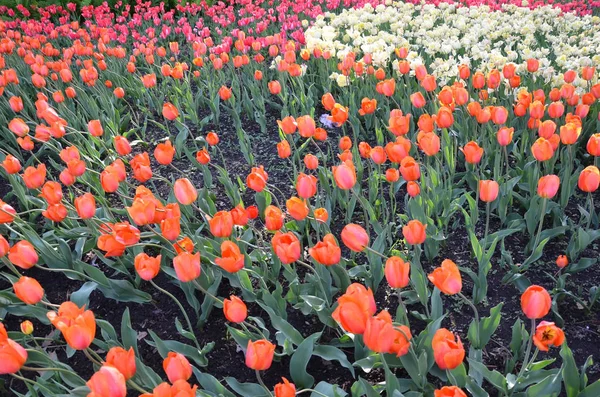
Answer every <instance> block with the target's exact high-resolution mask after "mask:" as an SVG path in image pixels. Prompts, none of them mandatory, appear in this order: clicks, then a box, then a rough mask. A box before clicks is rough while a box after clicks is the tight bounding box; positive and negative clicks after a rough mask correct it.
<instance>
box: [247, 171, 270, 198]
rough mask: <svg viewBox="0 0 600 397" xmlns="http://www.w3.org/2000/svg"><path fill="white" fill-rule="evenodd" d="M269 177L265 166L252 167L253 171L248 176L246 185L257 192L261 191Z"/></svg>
mask: <svg viewBox="0 0 600 397" xmlns="http://www.w3.org/2000/svg"><path fill="white" fill-rule="evenodd" d="M268 179H269V177H268V175H267V173H266V172H265V170H264V167H263V166H260V168H258V167H254V168H252V172H250V174H248V177H247V178H246V185H247V186H248V187H249V188H250V189H252V190H254V191H255V192H258V193H260V192H262V191H263V190H264V188H265V186H266V185H267V180H268Z"/></svg>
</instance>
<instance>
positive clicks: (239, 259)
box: [215, 240, 244, 273]
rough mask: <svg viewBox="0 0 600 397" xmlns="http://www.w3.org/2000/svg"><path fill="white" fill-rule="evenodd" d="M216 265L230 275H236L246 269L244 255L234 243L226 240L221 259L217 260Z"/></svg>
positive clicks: (223, 243)
mask: <svg viewBox="0 0 600 397" xmlns="http://www.w3.org/2000/svg"><path fill="white" fill-rule="evenodd" d="M215 263H216V264H217V266H219V267H220V268H222V269H223V270H225V271H227V272H229V273H236V272H238V271H239V270H241V269H242V268H243V267H244V255H243V254H242V253H241V252H240V248H239V247H238V246H237V245H236V244H235V243H234V242H232V241H229V240H226V241H223V242H222V243H221V257H220V258H219V257H217V258H215Z"/></svg>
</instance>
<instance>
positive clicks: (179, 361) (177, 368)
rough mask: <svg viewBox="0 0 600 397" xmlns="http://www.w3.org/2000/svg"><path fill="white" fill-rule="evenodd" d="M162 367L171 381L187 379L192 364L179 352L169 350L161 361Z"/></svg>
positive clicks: (190, 373) (190, 374) (190, 372)
mask: <svg viewBox="0 0 600 397" xmlns="http://www.w3.org/2000/svg"><path fill="white" fill-rule="evenodd" d="M163 369H164V371H165V373H166V374H167V378H169V382H171V383H175V382H177V381H179V380H184V381H187V380H188V379H189V378H190V377H191V376H192V366H191V365H190V362H189V361H188V359H187V358H185V356H184V355H183V354H181V353H176V352H170V353H169V354H168V355H167V358H165V359H164V361H163Z"/></svg>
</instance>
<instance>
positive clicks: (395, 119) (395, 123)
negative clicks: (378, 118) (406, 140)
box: [388, 109, 411, 136]
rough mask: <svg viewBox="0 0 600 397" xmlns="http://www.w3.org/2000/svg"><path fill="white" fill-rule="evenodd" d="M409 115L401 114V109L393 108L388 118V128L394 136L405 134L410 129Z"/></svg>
mask: <svg viewBox="0 0 600 397" xmlns="http://www.w3.org/2000/svg"><path fill="white" fill-rule="evenodd" d="M410 118H411V115H410V114H407V115H403V113H402V110H400V109H393V110H392V111H391V112H390V117H389V119H388V123H389V125H388V130H390V131H391V133H392V134H394V135H396V136H401V135H406V134H407V133H408V131H410Z"/></svg>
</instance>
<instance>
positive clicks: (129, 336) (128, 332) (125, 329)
mask: <svg viewBox="0 0 600 397" xmlns="http://www.w3.org/2000/svg"><path fill="white" fill-rule="evenodd" d="M137 336H138V334H137V332H136V331H135V330H134V329H133V328H132V327H131V316H130V314H129V308H128V307H127V308H125V311H124V312H123V318H122V319H121V339H122V341H123V347H125V349H129V348H131V347H133V350H135V354H136V355H139V350H138V345H137V341H138V339H137Z"/></svg>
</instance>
